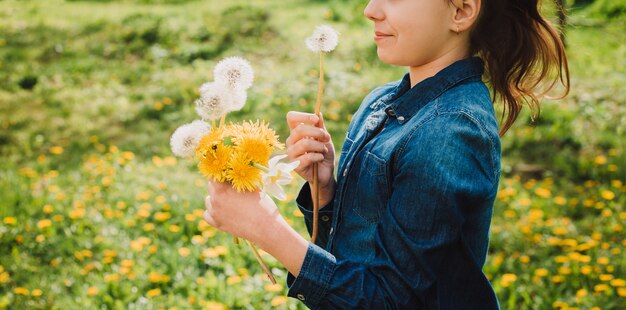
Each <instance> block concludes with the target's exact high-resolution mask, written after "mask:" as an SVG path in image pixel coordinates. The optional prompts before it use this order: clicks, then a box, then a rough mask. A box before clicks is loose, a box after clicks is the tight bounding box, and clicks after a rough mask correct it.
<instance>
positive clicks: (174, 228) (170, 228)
mask: <svg viewBox="0 0 626 310" xmlns="http://www.w3.org/2000/svg"><path fill="white" fill-rule="evenodd" d="M167 230H169V231H170V232H173V233H177V232H179V231H180V226H178V225H170V227H169V228H168V229H167Z"/></svg>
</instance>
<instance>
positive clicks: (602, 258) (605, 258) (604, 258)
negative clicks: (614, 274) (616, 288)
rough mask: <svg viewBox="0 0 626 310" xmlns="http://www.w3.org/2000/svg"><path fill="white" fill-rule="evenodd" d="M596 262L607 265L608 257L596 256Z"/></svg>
mask: <svg viewBox="0 0 626 310" xmlns="http://www.w3.org/2000/svg"><path fill="white" fill-rule="evenodd" d="M598 264H600V265H608V264H609V258H608V257H598Z"/></svg>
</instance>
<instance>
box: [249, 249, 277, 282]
mask: <svg viewBox="0 0 626 310" xmlns="http://www.w3.org/2000/svg"><path fill="white" fill-rule="evenodd" d="M246 242H247V243H248V245H249V246H250V248H251V249H252V252H253V253H254V256H255V257H256V260H258V261H259V264H261V268H263V271H265V274H266V275H267V277H268V278H269V279H270V281H271V282H272V284H276V279H274V276H273V275H272V272H271V271H270V269H269V268H267V265H265V262H264V261H263V258H261V254H259V252H258V251H257V250H256V248H255V247H254V244H252V242H250V240H246Z"/></svg>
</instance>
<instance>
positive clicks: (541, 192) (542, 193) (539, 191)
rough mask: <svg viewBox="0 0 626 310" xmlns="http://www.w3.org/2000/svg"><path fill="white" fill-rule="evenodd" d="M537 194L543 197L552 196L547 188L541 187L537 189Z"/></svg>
mask: <svg viewBox="0 0 626 310" xmlns="http://www.w3.org/2000/svg"><path fill="white" fill-rule="evenodd" d="M535 194H537V196H539V197H541V198H550V195H551V194H552V193H551V192H550V190H549V189H547V188H543V187H539V188H537V189H535Z"/></svg>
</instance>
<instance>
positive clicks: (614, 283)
mask: <svg viewBox="0 0 626 310" xmlns="http://www.w3.org/2000/svg"><path fill="white" fill-rule="evenodd" d="M610 283H611V286H614V287H624V286H626V281H624V279H613V280H611V282H610Z"/></svg>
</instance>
